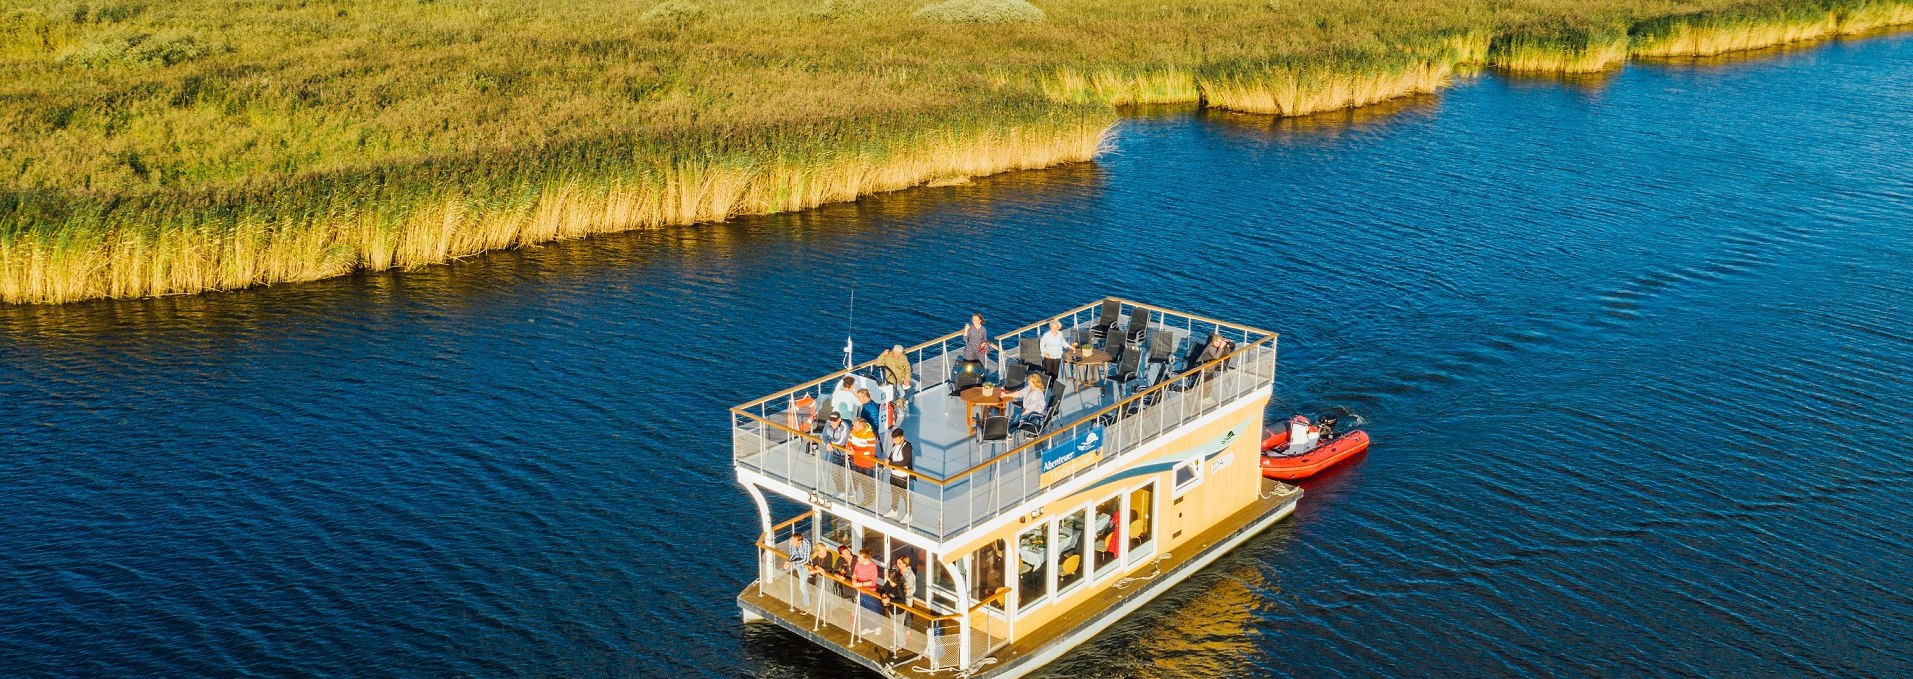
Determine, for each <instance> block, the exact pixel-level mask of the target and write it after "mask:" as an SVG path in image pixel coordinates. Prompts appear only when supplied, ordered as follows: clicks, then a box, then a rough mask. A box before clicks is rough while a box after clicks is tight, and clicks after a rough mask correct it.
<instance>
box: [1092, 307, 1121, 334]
mask: <svg viewBox="0 0 1913 679" xmlns="http://www.w3.org/2000/svg"><path fill="white" fill-rule="evenodd" d="M1122 317H1123V303H1122V302H1118V301H1116V300H1114V299H1105V300H1103V313H1102V315H1101V316H1097V317H1096V324H1095V325H1092V326H1089V330H1090V332H1092V333H1094V334H1095V335H1096V339H1097V341H1101V340H1102V339H1103V337H1105V336H1107V335H1109V330H1110V328H1114V327H1116V322H1117V321H1120V320H1122Z"/></svg>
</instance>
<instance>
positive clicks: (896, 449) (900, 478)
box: [883, 427, 917, 523]
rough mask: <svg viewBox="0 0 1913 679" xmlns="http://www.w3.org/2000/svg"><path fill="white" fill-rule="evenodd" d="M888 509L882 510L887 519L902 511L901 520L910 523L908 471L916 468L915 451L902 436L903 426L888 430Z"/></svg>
mask: <svg viewBox="0 0 1913 679" xmlns="http://www.w3.org/2000/svg"><path fill="white" fill-rule="evenodd" d="M886 461H888V462H889V463H890V511H887V512H884V513H883V516H884V518H887V519H892V518H896V517H897V513H898V512H902V513H903V522H904V523H910V473H909V472H910V471H912V470H914V469H915V468H916V462H917V456H916V451H915V450H914V449H912V447H911V446H910V442H909V441H905V440H904V438H903V427H897V428H896V429H892V430H890V455H889V457H888V459H887V460H886Z"/></svg>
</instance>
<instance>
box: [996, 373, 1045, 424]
mask: <svg viewBox="0 0 1913 679" xmlns="http://www.w3.org/2000/svg"><path fill="white" fill-rule="evenodd" d="M1003 393H1004V394H1005V395H1007V396H1009V397H1011V398H1016V399H1021V400H1020V401H1019V405H1021V406H1022V411H1023V412H1022V414H1020V415H1017V416H1016V423H1015V424H1016V425H1017V426H1022V425H1025V424H1028V425H1029V426H1032V427H1034V426H1038V425H1041V424H1042V423H1043V417H1044V416H1045V415H1047V414H1049V392H1048V391H1046V390H1044V389H1043V375H1042V374H1041V373H1038V374H1034V375H1030V381H1029V384H1026V385H1023V388H1022V389H1018V390H1016V391H1006V392H1003Z"/></svg>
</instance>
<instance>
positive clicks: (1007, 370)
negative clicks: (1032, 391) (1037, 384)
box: [1003, 363, 1030, 391]
mask: <svg viewBox="0 0 1913 679" xmlns="http://www.w3.org/2000/svg"><path fill="white" fill-rule="evenodd" d="M1029 383H1030V367H1029V366H1027V365H1024V364H1022V363H1011V364H1009V365H1006V366H1003V389H1004V390H1006V391H1016V390H1018V389H1022V388H1023V387H1025V386H1028V385H1029Z"/></svg>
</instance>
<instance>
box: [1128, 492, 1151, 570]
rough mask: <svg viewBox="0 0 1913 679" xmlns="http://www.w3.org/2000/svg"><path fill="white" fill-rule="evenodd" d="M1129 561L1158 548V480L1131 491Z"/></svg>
mask: <svg viewBox="0 0 1913 679" xmlns="http://www.w3.org/2000/svg"><path fill="white" fill-rule="evenodd" d="M1127 525H1128V527H1129V551H1128V552H1127V553H1128V554H1129V561H1130V563H1135V562H1137V561H1140V560H1142V559H1143V558H1144V557H1147V556H1149V554H1150V552H1153V551H1155V549H1156V482H1154V481H1150V482H1149V483H1146V484H1143V486H1142V487H1141V488H1137V489H1136V490H1134V491H1131V492H1130V493H1129V523H1128V524H1127Z"/></svg>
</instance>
